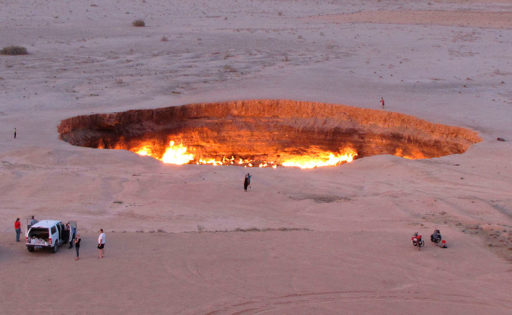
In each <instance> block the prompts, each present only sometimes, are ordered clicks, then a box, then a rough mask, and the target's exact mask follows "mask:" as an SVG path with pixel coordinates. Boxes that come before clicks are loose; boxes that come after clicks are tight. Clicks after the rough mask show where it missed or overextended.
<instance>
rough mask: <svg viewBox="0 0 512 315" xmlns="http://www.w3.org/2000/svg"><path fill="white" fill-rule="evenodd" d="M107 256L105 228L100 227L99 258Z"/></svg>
mask: <svg viewBox="0 0 512 315" xmlns="http://www.w3.org/2000/svg"><path fill="white" fill-rule="evenodd" d="M103 257H105V233H104V232H103V229H100V235H99V236H98V258H103Z"/></svg>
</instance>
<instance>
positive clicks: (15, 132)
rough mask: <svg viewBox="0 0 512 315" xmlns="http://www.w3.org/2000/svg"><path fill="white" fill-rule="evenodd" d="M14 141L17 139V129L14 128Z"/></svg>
mask: <svg viewBox="0 0 512 315" xmlns="http://www.w3.org/2000/svg"><path fill="white" fill-rule="evenodd" d="M14 139H16V128H14Z"/></svg>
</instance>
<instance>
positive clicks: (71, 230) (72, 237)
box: [14, 216, 106, 260]
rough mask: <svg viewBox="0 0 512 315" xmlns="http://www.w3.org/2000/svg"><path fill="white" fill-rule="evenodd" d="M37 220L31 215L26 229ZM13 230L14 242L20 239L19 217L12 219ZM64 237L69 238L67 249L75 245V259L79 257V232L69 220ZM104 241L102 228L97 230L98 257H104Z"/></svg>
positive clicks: (80, 239)
mask: <svg viewBox="0 0 512 315" xmlns="http://www.w3.org/2000/svg"><path fill="white" fill-rule="evenodd" d="M37 222H38V221H37V220H36V219H35V217H34V216H32V218H31V220H30V223H29V225H28V226H27V228H28V229H30V227H32V226H33V225H34V224H36V223H37ZM14 230H15V232H16V242H19V241H20V235H21V221H20V218H16V221H14ZM63 232H64V237H63V238H64V239H66V238H67V239H69V247H68V248H69V249H71V248H73V245H74V246H75V251H76V257H75V260H79V259H80V243H81V241H82V238H81V237H80V233H77V230H76V226H74V225H72V224H70V223H69V222H68V223H66V225H65V229H64V231H63ZM105 243H106V237H105V232H104V231H103V229H100V230H99V236H98V246H97V247H98V258H104V257H105Z"/></svg>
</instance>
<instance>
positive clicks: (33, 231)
mask: <svg viewBox="0 0 512 315" xmlns="http://www.w3.org/2000/svg"><path fill="white" fill-rule="evenodd" d="M70 234H71V233H69V232H68V231H66V230H65V226H64V224H62V222H60V221H57V220H41V221H39V222H37V223H36V224H34V225H32V226H31V227H30V229H29V230H28V232H27V241H26V243H25V245H26V246H27V249H28V251H29V252H33V251H34V250H35V249H39V248H50V249H51V250H52V251H53V252H54V253H56V252H57V250H58V249H59V246H61V245H63V244H66V243H68V242H70V241H71V235H70Z"/></svg>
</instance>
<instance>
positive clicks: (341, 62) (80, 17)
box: [0, 0, 512, 314]
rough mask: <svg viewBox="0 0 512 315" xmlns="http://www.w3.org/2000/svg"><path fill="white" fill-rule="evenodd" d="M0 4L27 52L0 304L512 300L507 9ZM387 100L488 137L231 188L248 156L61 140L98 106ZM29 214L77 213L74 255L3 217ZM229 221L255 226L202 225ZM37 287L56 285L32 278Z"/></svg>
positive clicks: (7, 112)
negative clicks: (172, 162) (431, 239)
mask: <svg viewBox="0 0 512 315" xmlns="http://www.w3.org/2000/svg"><path fill="white" fill-rule="evenodd" d="M429 3H430V4H429ZM1 5H2V10H0V19H1V20H2V21H4V23H2V28H0V47H4V46H7V45H12V44H17V45H23V46H25V47H27V49H28V50H29V52H30V55H28V56H23V57H9V56H0V192H1V193H0V213H1V214H2V216H0V232H2V233H1V234H0V264H1V266H2V267H1V269H0V274H1V279H2V284H1V285H0V291H1V292H0V293H1V294H2V296H3V297H5V298H3V299H2V300H1V301H0V312H1V313H9V312H12V311H13V310H20V309H23V310H25V309H28V308H30V307H38V308H40V307H42V308H46V307H56V311H55V312H56V313H69V312H81V313H93V312H94V313H109V312H114V313H120V312H127V313H136V312H138V313H148V312H156V313H187V314H204V313H213V314H217V313H219V314H232V313H237V312H241V313H244V312H246V313H258V312H260V313H269V314H297V313H298V314H311V313H316V314H324V313H326V314H327V313H366V312H368V313H388V314H397V313H398V314H411V313H424V314H426V313H432V312H440V313H451V314H453V313H474V314H483V313H488V314H491V313H492V314H501V313H503V314H505V313H507V311H509V310H510V309H512V297H511V295H510V292H512V285H511V283H512V281H510V280H512V274H511V267H510V263H509V262H508V261H507V259H510V257H511V250H510V248H511V243H512V236H511V231H512V219H511V215H512V193H511V191H512V189H511V188H512V187H511V183H512V175H511V174H512V172H511V167H512V165H511V162H510V156H511V155H512V145H511V142H510V141H506V142H499V141H496V138H497V137H503V138H505V139H507V140H511V139H512V118H511V117H512V115H510V113H511V106H512V101H511V100H512V89H511V88H510V84H512V63H511V61H510V54H511V52H512V51H511V48H510V42H512V30H511V26H510V24H509V22H510V21H509V19H508V18H506V17H508V16H510V14H511V13H510V12H512V7H511V5H510V4H509V2H507V1H491V0H486V1H476V0H475V1H432V2H421V3H416V2H410V3H403V2H396V1H384V0H382V1H356V0H343V1H331V2H329V3H323V2H320V3H318V4H317V3H312V2H311V1H305V0H300V1H245V0H239V1H236V2H233V1H227V0H226V1H222V0H219V1H187V2H183V1H157V0H155V1H152V0H146V1H114V0H112V1H102V2H95V1H81V2H79V3H73V4H66V3H62V2H57V1H40V0H30V1H14V0H7V1H1ZM434 13H435V14H434ZM502 16H504V17H505V18H504V19H501V17H502ZM347 17H348V19H347ZM137 18H143V19H144V20H145V21H146V24H147V27H145V28H134V27H132V26H131V22H132V21H133V20H135V19H137ZM390 19H392V20H393V21H394V23H393V24H388V22H387V21H389V20H390ZM447 20H448V21H452V22H447ZM353 22H357V23H353ZM381 23H382V24H381ZM162 37H166V38H167V41H162ZM380 96H384V97H385V99H386V101H387V110H391V111H397V112H403V113H406V114H411V115H415V116H418V117H420V118H422V119H427V120H429V121H432V122H436V123H445V124H450V125H457V126H462V127H466V128H470V129H473V130H475V131H477V132H479V135H480V136H481V137H482V139H483V142H481V143H478V144H476V145H474V146H472V147H471V148H470V149H469V150H468V152H466V153H465V154H463V155H452V156H447V157H443V158H438V159H432V160H421V161H409V160H404V159H401V158H397V157H393V156H376V157H372V158H366V159H361V160H357V161H355V162H354V163H352V164H350V165H346V166H344V167H341V168H334V169H332V168H331V169H316V170H310V171H299V170H296V169H285V168H281V169H276V170H273V169H252V170H250V171H251V172H252V173H253V174H254V177H253V184H252V190H251V191H250V192H248V193H244V192H243V190H242V178H243V174H244V173H245V172H246V171H247V170H246V169H241V168H236V167H227V168H222V167H218V168H212V167H205V166H194V165H191V166H185V167H177V166H169V165H162V164H160V163H159V162H158V161H155V160H152V159H150V158H142V157H138V156H136V155H134V154H132V153H130V152H124V151H107V150H91V149H86V148H78V147H72V146H70V145H68V144H67V143H63V142H61V141H60V140H58V134H57V125H58V124H59V122H60V120H61V119H64V118H68V117H71V116H75V115H80V114H89V113H93V112H100V113H102V112H114V111H122V110H128V109H134V108H153V107H163V106H170V105H180V104H188V103H194V102H214V101H226V100H235V99H254V98H266V99H271V98H281V99H296V100H306V101H308V100H310V101H318V102H329V103H343V104H348V105H353V106H359V107H367V108H378V99H379V97H380ZM14 127H16V128H17V131H18V138H17V139H16V140H13V139H12V131H13V128H14ZM32 214H34V215H36V216H37V217H38V218H60V219H62V220H70V219H73V220H77V221H78V223H79V227H80V230H81V231H82V232H83V233H84V234H85V236H86V242H85V244H84V248H83V256H84V259H83V260H81V261H79V262H75V261H73V259H72V253H68V252H67V249H62V250H61V251H60V252H59V253H58V254H56V255H51V254H48V253H36V254H29V253H28V252H27V251H26V250H25V249H24V247H23V246H22V245H21V244H16V243H15V242H13V238H14V235H13V234H14V233H13V231H12V222H13V221H14V218H16V217H22V218H25V217H28V216H29V215H32ZM99 227H103V228H105V229H106V230H107V231H108V237H109V248H108V252H107V255H108V256H107V258H106V259H105V260H103V261H98V260H97V259H96V258H95V248H94V245H93V242H94V238H95V234H94V233H95V232H96V231H97V229H98V228H99ZM435 227H437V228H440V229H441V231H442V232H443V234H444V235H445V237H446V238H447V239H448V242H449V244H450V248H449V249H446V250H441V249H439V248H435V247H431V246H430V244H427V247H426V248H425V250H424V251H422V252H418V251H417V250H414V248H412V246H411V245H410V244H409V236H410V234H412V233H413V232H415V231H420V232H421V233H423V234H424V235H427V236H428V235H429V234H430V233H431V231H432V230H433V229H434V228H435ZM237 229H257V230H260V232H229V233H197V231H236V230H237ZM296 229H298V230H296ZM157 230H161V231H164V232H165V233H163V232H160V233H148V232H150V231H157ZM287 230H292V231H287ZM112 231H116V232H115V233H113V232H112ZM123 231H126V233H122V232H123ZM136 231H144V232H145V233H135V232H136ZM184 232H193V233H184ZM32 283H35V286H34V285H33V284H32ZM48 284H52V285H54V287H55V288H56V292H57V293H58V297H55V296H52V295H51V294H50V293H48V291H46V290H39V289H38V288H40V287H42V286H46V285H48ZM28 297H31V298H28Z"/></svg>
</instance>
